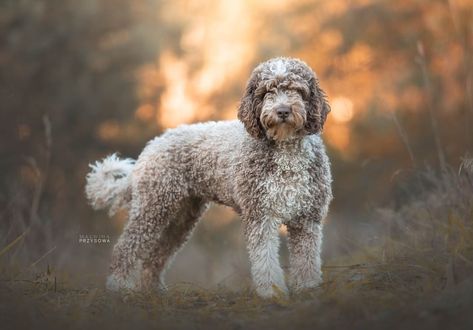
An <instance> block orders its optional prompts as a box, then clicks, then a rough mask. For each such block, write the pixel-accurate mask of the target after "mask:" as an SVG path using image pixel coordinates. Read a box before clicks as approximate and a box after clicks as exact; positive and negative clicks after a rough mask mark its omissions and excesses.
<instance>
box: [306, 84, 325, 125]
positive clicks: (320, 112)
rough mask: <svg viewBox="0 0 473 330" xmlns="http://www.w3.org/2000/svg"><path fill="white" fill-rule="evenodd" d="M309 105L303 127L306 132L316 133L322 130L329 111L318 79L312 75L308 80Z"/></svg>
mask: <svg viewBox="0 0 473 330" xmlns="http://www.w3.org/2000/svg"><path fill="white" fill-rule="evenodd" d="M309 89H310V95H309V102H308V103H309V106H308V109H307V122H306V125H305V129H306V131H307V133H308V134H316V133H319V132H320V131H322V130H323V128H324V124H325V120H326V119H327V115H328V113H329V112H330V105H329V103H328V101H327V95H326V94H325V92H324V91H323V90H322V89H321V88H320V86H319V80H318V79H317V77H316V76H315V75H314V76H313V77H312V78H311V79H310V80H309Z"/></svg>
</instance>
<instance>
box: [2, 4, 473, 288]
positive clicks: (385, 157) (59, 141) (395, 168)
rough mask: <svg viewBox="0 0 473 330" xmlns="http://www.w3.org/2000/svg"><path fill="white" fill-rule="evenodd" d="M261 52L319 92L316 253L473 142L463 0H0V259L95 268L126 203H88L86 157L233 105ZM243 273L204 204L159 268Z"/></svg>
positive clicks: (353, 242)
mask: <svg viewBox="0 0 473 330" xmlns="http://www.w3.org/2000/svg"><path fill="white" fill-rule="evenodd" d="M275 56H293V57H299V58H301V59H303V60H304V61H306V62H307V63H308V64H309V65H310V66H311V67H312V68H313V69H314V70H315V71H316V72H317V74H318V76H319V79H320V82H321V86H322V88H323V89H324V90H325V91H326V92H327V94H328V96H329V100H330V103H331V106H332V112H331V113H330V115H329V117H328V120H327V123H326V126H325V131H324V139H325V142H326V145H327V147H328V152H329V155H330V158H331V160H332V168H333V175H334V186H333V188H334V196H335V199H334V201H333V204H332V207H331V211H330V215H329V218H328V219H327V226H326V244H325V245H324V255H325V257H326V258H337V257H339V256H342V255H343V254H345V253H348V252H349V251H351V250H353V249H355V248H356V247H357V246H360V245H365V244H368V243H369V242H370V240H374V239H376V235H377V232H376V227H377V225H378V223H379V219H378V218H377V217H378V215H377V214H379V213H377V212H375V210H376V209H377V208H379V207H380V206H383V207H387V206H388V207H399V206H400V205H402V203H403V201H404V198H405V195H406V194H407V193H406V191H408V192H409V194H412V193H413V190H412V189H414V188H412V187H411V182H412V181H413V180H412V172H413V171H414V170H415V169H418V168H424V167H426V166H428V167H430V168H432V170H433V171H438V170H439V169H442V168H445V167H447V166H453V167H458V166H459V164H460V162H461V158H462V156H464V155H465V154H468V153H469V152H471V151H472V150H473V149H472V148H473V125H472V124H473V4H472V3H471V1H469V0H430V1H426V0H424V1H423V0H398V1H393V0H392V1H387V0H351V1H344V0H331V1H328V0H326V1H322V0H319V1H317V0H316V1H305V0H303V1H288V0H272V1H269V0H259V1H251V0H228V1H217V0H213V1H212V0H211V1H205V2H202V1H196V0H175V1H164V0H163V1H160V0H147V1H125V0H115V1H107V0H82V1H72V0H60V1H59V0H47V1H46V0H3V1H1V2H0V173H1V175H0V250H1V249H2V248H3V247H5V246H8V244H10V243H11V242H19V243H18V244H16V243H15V244H16V246H15V248H12V249H9V251H8V252H6V253H3V254H4V255H3V259H2V260H3V261H4V262H7V263H10V264H12V265H13V264H28V265H30V264H31V265H33V264H34V265H35V266H37V267H43V268H44V267H46V264H48V265H51V267H54V268H55V269H57V270H60V271H80V272H81V273H82V274H85V273H87V274H91V275H93V276H99V277H103V276H105V274H106V272H107V268H108V265H109V262H110V253H111V249H112V247H113V244H114V242H115V241H116V239H117V237H118V235H119V234H120V233H121V230H122V228H123V225H124V223H125V221H126V214H118V215H117V216H115V217H114V218H112V219H108V218H107V215H106V214H105V212H94V211H93V210H92V209H91V208H90V207H89V206H88V205H87V202H86V200H85V197H84V183H85V175H86V173H87V172H88V164H89V163H91V162H94V161H95V160H98V159H100V158H102V157H104V156H106V155H108V154H110V153H113V152H116V151H118V152H120V154H121V155H122V156H126V157H133V158H136V157H137V156H138V155H139V153H140V151H141V150H142V149H143V147H144V145H145V143H146V142H147V141H148V140H149V139H151V138H152V137H154V136H156V135H158V134H160V133H161V132H163V131H164V130H165V129H168V128H172V127H176V126H177V125H179V124H182V123H193V122H198V121H206V120H221V119H234V118H236V109H237V106H238V103H239V99H240V97H241V95H242V93H243V90H244V87H245V84H246V80H247V79H248V77H249V75H250V73H251V71H252V69H253V68H254V67H255V66H256V65H257V64H258V63H260V62H261V61H264V60H267V59H268V58H271V57H275ZM414 193H415V191H414ZM84 235H89V236H92V235H105V236H106V237H109V238H110V242H109V243H107V242H106V243H84V242H81V241H80V238H81V237H84ZM281 237H282V238H283V241H284V237H285V231H284V228H282V229H281ZM20 241H21V242H20ZM282 260H283V263H285V264H286V263H287V258H286V252H285V249H284V246H283V257H282ZM247 278H248V262H247V257H246V251H245V247H244V244H243V238H242V234H241V228H240V222H239V220H238V218H237V216H236V214H235V213H234V212H233V211H231V210H229V209H227V208H224V207H212V208H211V210H210V211H209V212H208V213H206V215H205V216H204V219H203V221H202V222H201V223H200V224H199V226H198V228H197V229H196V231H195V233H194V236H193V237H192V239H191V241H190V242H189V244H188V245H187V246H186V247H185V248H184V249H183V250H182V251H181V253H180V254H179V255H178V257H177V258H176V260H175V264H174V265H173V266H172V267H171V269H170V271H169V273H168V281H169V282H171V283H177V282H180V281H190V282H193V283H197V284H198V285H202V286H206V287H210V286H216V285H226V286H229V287H232V286H236V285H239V284H240V283H241V282H242V281H246V279H247Z"/></svg>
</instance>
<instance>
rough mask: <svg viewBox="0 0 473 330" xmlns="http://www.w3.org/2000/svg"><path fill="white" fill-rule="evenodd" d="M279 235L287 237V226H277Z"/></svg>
mask: <svg viewBox="0 0 473 330" xmlns="http://www.w3.org/2000/svg"><path fill="white" fill-rule="evenodd" d="M279 235H281V236H287V226H286V225H281V226H279Z"/></svg>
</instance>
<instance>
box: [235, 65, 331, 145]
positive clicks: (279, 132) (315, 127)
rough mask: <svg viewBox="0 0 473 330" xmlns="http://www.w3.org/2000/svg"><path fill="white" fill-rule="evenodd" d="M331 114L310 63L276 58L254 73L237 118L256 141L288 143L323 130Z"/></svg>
mask: <svg viewBox="0 0 473 330" xmlns="http://www.w3.org/2000/svg"><path fill="white" fill-rule="evenodd" d="M329 111H330V107H329V105H328V103H327V100H326V96H325V93H324V92H323V91H322V89H321V88H320V87H319V82H318V79H317V77H316V76H315V74H314V72H313V71H312V70H311V69H310V68H309V67H308V66H307V64H305V63H304V62H302V61H300V60H297V59H291V58H276V59H271V60H269V61H267V62H264V63H262V64H260V65H259V66H258V67H256V69H255V70H254V71H253V73H252V75H251V77H250V80H249V82H248V85H247V87H246V92H245V95H244V96H243V98H242V101H241V104H240V108H239V110H238V118H239V119H240V120H241V121H242V122H243V123H244V125H245V127H246V130H247V131H248V133H250V134H251V135H252V136H253V137H255V138H259V139H269V140H274V141H285V140H288V139H292V138H295V137H296V138H297V137H302V136H305V135H308V134H315V133H318V132H319V131H321V130H322V128H323V125H324V123H325V119H326V118H327V114H328V112H329Z"/></svg>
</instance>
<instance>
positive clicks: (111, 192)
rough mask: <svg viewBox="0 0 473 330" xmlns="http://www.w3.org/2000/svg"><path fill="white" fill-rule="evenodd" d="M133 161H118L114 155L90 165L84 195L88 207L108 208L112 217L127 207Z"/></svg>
mask: <svg viewBox="0 0 473 330" xmlns="http://www.w3.org/2000/svg"><path fill="white" fill-rule="evenodd" d="M134 164H135V161H134V160H133V159H130V158H127V159H120V158H118V157H117V155H116V154H113V155H110V156H108V157H106V158H105V159H103V160H102V161H97V162H95V164H90V165H89V166H90V167H91V169H92V170H91V171H90V173H89V174H87V177H86V180H87V183H86V185H85V193H86V195H87V199H88V200H89V203H90V205H92V207H93V208H94V209H96V210H99V209H105V208H108V214H109V215H110V216H112V215H114V214H115V213H116V212H117V211H118V210H119V209H126V208H128V207H129V204H130V201H131V184H130V182H131V178H130V174H131V170H132V169H133V166H134Z"/></svg>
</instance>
